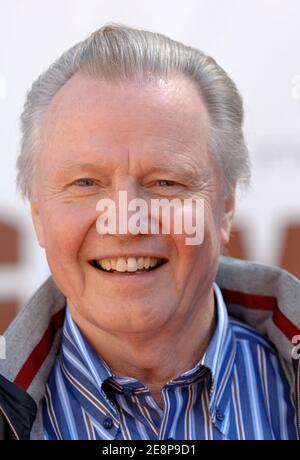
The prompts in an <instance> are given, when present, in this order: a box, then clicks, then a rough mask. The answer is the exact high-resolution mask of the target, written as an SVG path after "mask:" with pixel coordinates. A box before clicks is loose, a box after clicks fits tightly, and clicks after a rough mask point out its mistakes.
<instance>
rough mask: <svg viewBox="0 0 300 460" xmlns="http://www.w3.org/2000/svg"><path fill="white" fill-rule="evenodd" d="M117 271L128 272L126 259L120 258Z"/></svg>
mask: <svg viewBox="0 0 300 460" xmlns="http://www.w3.org/2000/svg"><path fill="white" fill-rule="evenodd" d="M116 270H117V272H126V271H127V264H126V259H123V257H120V258H119V259H118V260H117V266H116Z"/></svg>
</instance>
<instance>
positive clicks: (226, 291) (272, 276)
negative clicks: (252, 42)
mask: <svg viewBox="0 0 300 460" xmlns="http://www.w3.org/2000/svg"><path fill="white" fill-rule="evenodd" d="M242 122H243V110H242V102H241V98H240V96H239V94H238V91H237V89H236V87H235V85H234V83H233V82H232V81H231V79H230V78H229V77H228V75H227V74H226V73H225V72H224V71H223V70H222V69H221V68H220V67H219V66H218V65H217V64H216V62H215V61H214V60H213V59H212V58H210V57H208V56H206V55H204V54H203V53H201V52H200V51H198V50H196V49H193V48H190V47H187V46H185V45H183V44H180V43H177V42H174V41H172V40H170V39H168V38H166V37H164V36H162V35H159V34H153V33H150V32H145V31H140V30H136V29H130V28H126V27H122V26H117V25H113V26H106V27H103V28H101V29H100V30H98V31H96V32H95V33H94V34H92V35H91V36H90V37H88V38H87V39H86V40H85V41H84V42H82V43H79V44H78V45H76V46H75V47H73V48H72V49H71V50H69V51H68V52H66V53H65V54H64V55H63V56H62V57H61V58H60V59H59V60H58V61H57V62H56V63H54V64H53V66H51V67H50V68H49V69H48V70H47V71H46V72H45V73H44V74H43V75H41V76H40V78H39V79H38V80H37V81H36V82H35V83H34V84H33V87H32V89H31V91H30V93H29V94H28V98H27V102H26V104H25V108H24V112H23V115H22V123H23V143H22V151H21V154H20V157H19V160H18V184H19V186H20V188H21V191H22V193H23V195H24V196H26V197H27V198H28V199H29V201H30V205H31V212H32V217H33V222H34V225H35V230H36V234H37V238H38V240H39V244H40V245H41V247H42V248H44V249H45V251H46V255H47V259H48V263H49V267H50V270H51V274H52V277H51V278H50V279H49V280H48V281H46V283H45V284H44V285H43V286H42V287H41V288H40V289H39V291H38V292H37V293H36V294H35V295H34V297H33V298H32V299H31V300H30V301H29V303H28V305H27V306H25V308H24V309H23V310H22V311H21V313H20V314H19V316H18V317H17V319H16V320H15V321H14V323H13V324H12V325H11V326H10V328H9V329H8V331H7V333H6V343H7V359H6V360H5V361H3V362H1V367H0V372H1V374H2V377H1V381H0V383H1V387H0V395H1V396H0V397H1V401H0V402H1V404H0V407H1V419H2V432H3V435H2V436H3V437H4V438H17V439H28V438H30V439H112V440H113V439H118V440H120V439H125V440H130V439H163V440H165V439H296V438H297V411H298V409H299V408H298V406H297V404H298V403H297V401H298V400H297V398H299V394H297V391H296V386H297V385H296V384H297V378H298V379H299V365H298V362H299V361H298V360H297V359H296V357H297V356H296V354H295V353H294V354H293V357H294V358H295V359H292V351H293V350H292V347H293V344H292V338H293V337H294V336H295V335H296V334H297V333H298V331H299V325H300V318H299V316H300V315H299V300H300V287H299V283H298V282H297V281H296V280H295V279H294V278H293V277H291V276H290V275H288V274H287V273H286V272H283V271H281V270H279V269H275V268H271V267H265V266H260V265H258V264H253V263H245V262H241V261H236V260H233V259H226V258H223V259H221V262H220V255H221V253H222V250H223V248H224V246H225V245H226V244H227V242H228V240H229V237H230V229H231V224H232V219H233V214H234V206H235V190H236V186H237V185H238V183H239V182H247V181H248V179H249V164H248V154H247V149H246V147H245V143H244V139H243V133H242ZM120 193H123V194H124V193H125V195H126V199H127V201H128V202H133V200H135V199H139V200H142V202H143V203H146V204H151V202H152V201H153V200H154V199H166V200H169V201H170V200H173V199H177V200H180V202H182V201H183V202H184V203H187V202H188V201H184V200H189V199H190V200H198V201H199V202H200V201H201V203H203V208H204V221H203V222H202V225H203V235H204V237H203V241H202V242H201V244H190V245H189V244H186V233H187V232H184V231H183V232H182V233H176V232H175V231H174V228H173V227H172V228H171V229H170V231H169V232H164V233H163V232H159V233H156V232H148V233H147V232H144V231H142V230H140V231H134V232H132V231H129V230H128V229H127V231H125V232H122V231H120V226H118V228H117V229H116V230H115V231H114V232H110V231H107V232H105V231H102V232H101V231H99V228H100V227H101V226H100V225H98V224H97V223H99V221H98V218H99V214H100V213H99V209H100V208H101V206H100V205H99V203H101V200H107V199H111V200H112V201H113V202H114V203H118V204H117V206H116V208H115V209H116V210H118V209H119V207H120V206H121V204H122V203H121V204H120V202H119V201H118V199H119V197H120V196H121V195H120ZM122 196H124V195H122ZM105 203H106V201H105ZM139 203H141V201H139ZM101 209H102V208H101ZM102 210H103V209H102ZM131 211H132V209H131ZM181 211H182V214H183V215H184V218H186V217H188V215H191V213H192V215H193V216H194V215H195V209H194V208H192V209H191V208H188V207H183V208H182V209H181ZM127 217H128V216H126V220H127ZM148 219H149V220H150V219H152V216H151V215H150V213H149V215H147V216H146V220H148ZM157 219H158V224H159V226H160V227H161V226H162V225H163V224H164V223H163V222H162V220H163V217H162V216H161V215H159V216H158V218H157ZM175 219H176V215H175V214H174V217H172V219H171V221H172V223H174V221H175ZM102 230H103V229H102ZM217 272H218V274H217ZM229 314H230V315H232V316H229ZM246 323H248V324H246ZM253 326H254V328H253ZM256 329H257V330H256ZM293 364H294V367H293ZM297 369H298V370H297ZM297 372H298V377H297ZM298 391H299V390H298Z"/></svg>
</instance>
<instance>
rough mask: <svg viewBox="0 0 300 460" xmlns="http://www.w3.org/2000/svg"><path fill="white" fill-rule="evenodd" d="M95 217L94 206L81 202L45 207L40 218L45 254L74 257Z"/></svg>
mask: <svg viewBox="0 0 300 460" xmlns="http://www.w3.org/2000/svg"><path fill="white" fill-rule="evenodd" d="M96 217H97V216H96V213H95V208H93V209H91V208H90V207H89V206H86V205H85V204H83V203H55V204H54V203H53V204H52V206H51V207H50V206H48V207H47V208H45V210H44V213H43V215H42V219H43V225H44V231H45V243H46V244H45V246H46V251H47V256H48V257H49V258H50V259H51V258H52V257H53V256H55V257H56V256H57V255H59V258H60V259H66V258H68V259H69V260H70V261H71V260H72V259H75V258H76V257H77V255H78V251H79V250H80V247H81V245H82V244H83V241H84V239H85V236H86V234H87V232H88V231H89V229H90V227H91V226H92V225H93V224H94V225H95V226H96ZM64 262H66V260H64Z"/></svg>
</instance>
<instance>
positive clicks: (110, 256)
mask: <svg viewBox="0 0 300 460" xmlns="http://www.w3.org/2000/svg"><path fill="white" fill-rule="evenodd" d="M121 257H122V258H128V257H134V258H138V257H151V258H155V259H164V260H168V258H167V257H166V256H163V255H161V254H158V253H155V252H151V254H147V253H145V252H135V253H129V252H126V253H124V254H120V253H119V254H101V256H99V257H98V256H96V257H94V258H93V259H92V260H102V259H118V258H121Z"/></svg>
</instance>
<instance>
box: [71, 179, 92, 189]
mask: <svg viewBox="0 0 300 460" xmlns="http://www.w3.org/2000/svg"><path fill="white" fill-rule="evenodd" d="M73 184H74V185H78V186H79V187H92V186H93V185H96V182H95V181H94V180H93V179H89V178H83V179H77V180H75V181H74V182H73Z"/></svg>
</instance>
